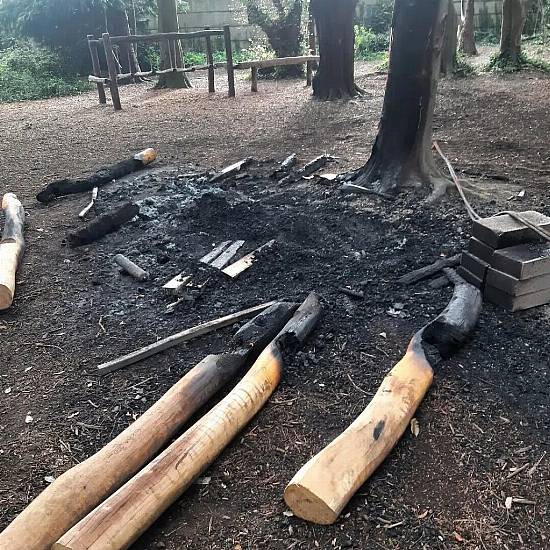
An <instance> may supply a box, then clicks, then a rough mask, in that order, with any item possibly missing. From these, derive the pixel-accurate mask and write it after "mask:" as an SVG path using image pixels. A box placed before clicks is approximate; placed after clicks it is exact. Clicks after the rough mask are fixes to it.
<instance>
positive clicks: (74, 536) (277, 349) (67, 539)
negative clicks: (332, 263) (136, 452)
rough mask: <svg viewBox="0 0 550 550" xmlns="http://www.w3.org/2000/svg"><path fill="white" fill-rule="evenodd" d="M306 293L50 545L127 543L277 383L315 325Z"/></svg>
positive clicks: (95, 547) (313, 302)
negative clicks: (168, 441)
mask: <svg viewBox="0 0 550 550" xmlns="http://www.w3.org/2000/svg"><path fill="white" fill-rule="evenodd" d="M319 315H320V305H319V301H318V299H317V297H316V296H315V295H310V296H309V297H308V298H307V300H306V301H305V302H304V303H303V304H302V305H301V306H300V308H299V309H298V310H297V312H296V313H295V315H294V316H293V317H292V319H291V320H290V321H289V322H288V323H287V324H286V326H285V327H284V328H283V330H282V331H281V332H280V333H279V334H278V335H277V336H276V337H275V339H274V340H273V341H272V342H271V343H270V344H269V345H268V346H267V348H266V349H265V350H264V351H262V353H261V354H260V356H259V357H258V359H257V360H256V362H255V363H254V365H253V366H252V368H251V369H250V370H249V371H248V372H247V374H246V375H245V376H244V377H243V378H242V380H241V381H240V382H239V383H238V384H237V385H236V386H235V388H234V389H233V390H232V391H231V392H230V393H229V394H228V395H227V396H226V397H225V398H224V399H223V400H222V401H220V403H218V404H217V405H216V406H215V407H213V408H212V409H211V410H210V411H209V412H208V413H207V414H206V415H204V416H203V417H202V418H201V419H200V420H198V421H197V422H196V423H195V424H194V425H193V426H192V427H191V428H190V429H189V430H187V431H186V432H185V433H184V434H183V435H182V436H180V437H179V438H178V439H176V441H174V443H172V445H170V446H169V447H168V448H167V449H166V450H165V451H163V452H162V453H161V454H160V455H159V456H158V457H157V458H155V459H154V460H153V461H152V462H151V463H149V464H148V465H147V466H145V467H144V468H143V469H142V470H141V471H140V472H139V473H138V474H136V475H135V476H134V477H133V478H132V479H131V480H130V481H128V482H127V483H126V484H125V485H123V486H122V487H121V488H120V489H119V490H118V491H117V492H116V493H114V494H113V495H112V496H111V497H110V498H108V499H107V500H105V501H104V502H103V503H102V504H101V505H99V506H98V507H97V508H96V509H95V510H93V511H92V512H91V513H90V514H88V515H87V516H86V517H85V518H84V519H83V520H81V521H80V522H79V523H78V524H77V525H75V526H74V527H73V528H72V529H71V530H70V531H68V532H67V533H65V535H63V536H62V537H61V538H60V539H59V541H58V542H57V543H56V544H54V545H53V547H52V548H53V549H56V550H61V549H65V550H68V549H70V550H76V549H78V550H81V549H84V548H86V549H88V550H99V549H107V548H109V549H111V550H114V549H122V548H128V547H129V546H130V545H131V544H132V543H133V542H134V541H135V540H136V539H137V538H138V537H139V536H140V535H141V534H142V533H143V532H145V531H146V530H147V528H148V527H150V526H151V524H152V523H153V522H154V521H155V520H156V519H157V518H158V517H159V516H160V515H161V514H162V513H163V512H164V510H166V508H168V506H170V504H172V503H173V502H174V501H175V500H176V499H177V498H178V497H179V496H180V495H181V494H182V493H183V492H184V491H185V490H186V489H187V488H188V487H189V486H190V485H191V483H192V482H193V480H194V479H196V478H197V477H198V476H199V475H200V474H201V472H203V471H204V470H205V469H206V468H207V467H208V466H209V465H210V464H211V463H212V462H213V461H214V460H215V459H216V458H217V457H218V455H219V454H220V453H221V452H222V451H223V449H224V448H225V447H226V446H227V445H228V444H229V443H230V442H231V441H232V440H233V439H234V438H235V436H236V435H237V434H238V433H239V432H240V431H241V430H242V429H243V428H244V427H245V426H246V425H247V424H248V422H250V420H251V419H252V418H253V417H254V416H255V415H256V414H257V413H258V411H259V410H260V409H261V408H262V407H263V405H264V404H265V403H266V402H267V400H268V399H269V397H270V395H271V394H272V393H273V391H274V390H275V388H276V387H277V385H278V383H279V381H280V379H281V376H282V372H283V367H284V355H285V354H286V353H288V352H289V351H291V350H290V349H289V343H290V342H291V343H292V346H291V347H292V349H295V348H297V347H299V346H300V345H301V344H303V342H304V341H305V339H306V338H307V336H308V335H309V334H310V333H311V331H312V330H313V328H314V327H315V325H316V323H317V320H318V318H319Z"/></svg>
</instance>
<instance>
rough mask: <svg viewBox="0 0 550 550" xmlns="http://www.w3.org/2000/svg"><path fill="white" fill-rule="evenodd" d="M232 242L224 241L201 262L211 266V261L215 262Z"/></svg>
mask: <svg viewBox="0 0 550 550" xmlns="http://www.w3.org/2000/svg"><path fill="white" fill-rule="evenodd" d="M231 242H232V241H223V243H220V244H219V245H218V246H216V247H215V248H214V249H213V250H211V251H210V252H209V253H208V254H205V255H204V256H203V257H202V258H201V259H200V260H199V262H200V263H202V264H209V263H210V262H211V261H213V260H215V259H216V258H217V257H218V256H219V255H220V254H221V253H222V252H223V251H224V250H225V249H226V248H227V247H228V246H229V245H230V244H231Z"/></svg>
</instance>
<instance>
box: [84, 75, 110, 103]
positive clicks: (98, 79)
mask: <svg viewBox="0 0 550 550" xmlns="http://www.w3.org/2000/svg"><path fill="white" fill-rule="evenodd" d="M88 82H95V83H96V84H98V86H99V85H100V84H101V85H104V84H109V82H110V81H109V79H108V78H102V77H99V76H94V75H88ZM103 92H104V93H105V87H104V86H103ZM100 103H102V102H101V101H100ZM105 103H107V99H105Z"/></svg>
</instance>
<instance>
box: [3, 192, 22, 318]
mask: <svg viewBox="0 0 550 550" xmlns="http://www.w3.org/2000/svg"><path fill="white" fill-rule="evenodd" d="M2 210H3V211H4V231H3V232H2V240H1V241H0V310H4V309H8V308H9V307H10V306H11V304H12V303H13V297H14V296H15V275H16V273H17V269H18V267H19V264H20V263H21V259H22V258H23V253H24V252H25V239H24V237H23V228H24V226H25V209H24V208H23V205H22V204H21V202H20V201H19V199H18V198H17V197H16V196H15V195H14V194H13V193H6V194H5V195H4V197H3V198H2Z"/></svg>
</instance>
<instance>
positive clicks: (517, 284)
mask: <svg viewBox="0 0 550 550" xmlns="http://www.w3.org/2000/svg"><path fill="white" fill-rule="evenodd" d="M486 285H487V286H491V287H493V288H496V289H498V290H502V292H506V294H510V295H511V296H523V295H524V294H532V293H533V292H541V291H543V290H546V289H549V288H550V274H549V273H547V274H546V275H539V276H538V277H531V278H530V279H524V280H520V279H516V277H512V275H508V274H507V273H503V272H502V271H499V270H498V269H494V268H492V267H490V268H489V270H488V271H487V279H486Z"/></svg>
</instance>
